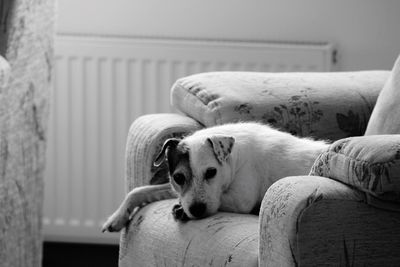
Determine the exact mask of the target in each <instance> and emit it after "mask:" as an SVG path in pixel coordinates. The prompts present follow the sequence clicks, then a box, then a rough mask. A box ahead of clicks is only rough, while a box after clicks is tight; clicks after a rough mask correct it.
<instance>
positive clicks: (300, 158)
mask: <svg viewBox="0 0 400 267" xmlns="http://www.w3.org/2000/svg"><path fill="white" fill-rule="evenodd" d="M219 136H220V137H223V136H228V137H233V138H234V144H233V149H232V151H231V153H230V154H229V155H228V156H227V157H226V159H224V161H223V162H222V163H221V160H220V158H219V159H218V157H217V156H216V153H217V151H213V146H212V145H210V142H209V138H211V137H215V138H217V140H218V137H219ZM181 142H182V143H183V144H185V146H187V147H189V158H190V167H191V171H192V180H191V182H190V185H188V186H187V187H186V188H181V187H180V186H178V185H177V184H175V183H174V181H173V179H171V187H172V189H173V191H175V192H176V193H177V194H178V196H179V198H180V202H181V204H182V207H183V209H184V211H185V213H187V214H188V216H189V217H190V218H193V216H191V214H190V212H189V208H190V205H191V204H192V203H194V202H203V203H205V204H206V205H207V212H206V214H205V216H208V215H212V214H214V213H216V212H217V211H218V210H219V211H228V212H236V213H250V212H251V210H252V209H253V208H254V207H255V206H257V205H258V204H260V203H261V201H262V199H263V197H264V194H265V192H266V191H267V189H268V188H269V187H270V186H271V185H272V184H273V183H274V182H276V181H277V180H279V179H281V178H283V177H286V176H293V175H307V174H308V173H309V171H310V168H311V166H312V164H313V163H314V161H315V159H316V158H317V156H318V155H319V154H320V153H321V152H322V151H323V150H325V149H326V148H327V147H328V144H327V143H326V142H324V141H315V140H312V139H308V138H298V137H295V136H293V135H290V134H288V133H285V132H282V131H278V130H276V129H274V128H272V127H270V126H267V125H262V124H259V123H250V122H248V123H232V124H225V125H221V126H215V127H210V128H205V129H202V130H200V131H197V132H195V133H193V134H192V135H190V136H188V137H186V138H184V139H183V140H182V141H181ZM215 149H218V148H215V147H214V150H215ZM210 167H212V168H216V169H217V175H216V176H215V177H214V178H213V179H210V180H209V181H206V180H205V179H204V173H205V171H206V170H207V169H208V168H210ZM146 188H147V190H148V188H149V186H147V187H146ZM170 189H171V188H167V187H164V191H162V192H163V193H162V194H163V197H160V195H161V193H160V189H159V188H158V189H157V190H158V192H156V191H157V190H154V194H153V195H154V196H152V194H151V193H150V194H149V193H148V195H147V198H146V202H149V201H150V202H151V201H155V200H156V199H160V198H170V197H173V196H174V192H172V190H170ZM150 191H151V190H150ZM167 191H168V192H167ZM166 192H167V193H166ZM132 195H133V197H132ZM130 198H131V199H129V197H127V198H126V199H125V201H124V202H123V203H122V205H121V207H120V208H119V209H118V210H117V211H116V212H115V213H114V214H113V215H112V216H111V217H110V218H109V219H108V221H107V222H106V223H105V225H104V226H103V231H105V230H108V231H119V230H120V229H121V228H122V227H123V226H124V225H125V224H126V222H127V218H128V217H129V216H127V215H126V213H127V212H129V211H132V210H133V207H132V205H137V203H138V202H140V201H141V200H137V199H136V200H135V201H133V200H132V199H133V198H135V194H131V196H130ZM135 203H136V204H135Z"/></svg>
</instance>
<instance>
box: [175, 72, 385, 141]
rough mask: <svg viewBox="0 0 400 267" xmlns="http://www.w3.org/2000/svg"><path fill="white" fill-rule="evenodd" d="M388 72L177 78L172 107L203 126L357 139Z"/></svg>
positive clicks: (216, 74) (222, 74) (213, 74)
mask: <svg viewBox="0 0 400 267" xmlns="http://www.w3.org/2000/svg"><path fill="white" fill-rule="evenodd" d="M388 76H389V72H388V71H363V72H341V73H256V72H210V73H201V74H196V75H192V76H188V77H185V78H182V79H179V80H178V81H177V82H176V83H175V84H174V86H173V88H172V92H171V94H172V96H171V99H172V105H173V106H175V107H176V108H177V109H178V110H180V111H181V112H183V113H185V114H186V115H188V116H190V117H192V118H194V119H196V120H198V121H199V122H201V123H202V124H204V125H205V126H212V125H216V124H222V123H227V122H234V121H241V120H255V121H260V122H264V123H269V124H271V125H273V126H276V127H278V128H280V129H283V130H286V131H288V132H291V133H293V134H296V135H299V136H314V137H318V138H323V139H331V140H337V139H340V138H344V137H348V136H355V135H363V134H364V131H365V128H366V125H367V122H368V119H369V116H370V114H371V112H372V109H373V107H374V104H375V101H376V98H377V96H378V94H379V92H380V90H381V89H382V87H383V85H384V83H385V81H386V80H387V78H388Z"/></svg>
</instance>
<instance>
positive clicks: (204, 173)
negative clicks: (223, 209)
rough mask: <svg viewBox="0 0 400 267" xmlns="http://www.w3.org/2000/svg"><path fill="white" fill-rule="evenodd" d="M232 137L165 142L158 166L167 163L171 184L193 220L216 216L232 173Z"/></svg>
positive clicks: (195, 138) (158, 159)
mask: <svg viewBox="0 0 400 267" xmlns="http://www.w3.org/2000/svg"><path fill="white" fill-rule="evenodd" d="M234 143H235V139H234V138H233V137H232V136H226V135H212V136H197V135H193V136H189V137H186V138H184V139H182V140H179V139H175V138H171V139H168V140H166V141H165V143H164V145H163V147H162V149H161V152H160V154H159V155H158V156H157V158H156V161H155V163H154V164H155V165H156V166H157V165H160V164H161V163H162V161H163V160H164V159H166V160H167V161H168V167H169V174H170V183H171V186H172V188H173V189H174V190H175V191H176V192H177V193H178V195H179V199H180V203H181V205H182V207H183V210H184V213H185V214H186V215H187V217H189V218H190V219H198V218H203V217H206V216H209V215H212V214H214V213H216V212H217V211H218V209H219V207H220V202H221V195H222V194H223V192H224V191H225V190H227V189H228V187H229V184H230V181H231V177H232V173H231V152H232V149H233V146H234Z"/></svg>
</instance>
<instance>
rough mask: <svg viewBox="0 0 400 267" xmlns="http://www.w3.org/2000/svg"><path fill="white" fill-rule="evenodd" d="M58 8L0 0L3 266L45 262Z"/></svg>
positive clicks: (44, 0)
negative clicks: (47, 170)
mask: <svg viewBox="0 0 400 267" xmlns="http://www.w3.org/2000/svg"><path fill="white" fill-rule="evenodd" d="M54 8H55V1H54V0H13V1H12V0H2V1H1V3H0V53H1V56H2V58H1V60H0V68H1V70H0V80H1V82H0V203H1V207H0V265H1V266H2V267H3V266H4V267H8V266H10V267H18V266H21V267H29V266H41V261H42V221H41V220H42V206H43V172H44V165H45V145H46V123H47V119H48V113H49V107H48V96H49V90H50V84H51V77H52V75H51V73H52V58H53V34H54V13H55V11H54ZM5 60H6V61H7V63H6V62H5Z"/></svg>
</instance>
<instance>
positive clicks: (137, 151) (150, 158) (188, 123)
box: [126, 114, 202, 191]
mask: <svg viewBox="0 0 400 267" xmlns="http://www.w3.org/2000/svg"><path fill="white" fill-rule="evenodd" d="M201 127H202V126H201V125H200V124H199V123H198V122H197V121H195V120H193V119H191V118H189V117H185V116H182V115H178V114H151V115H145V116H141V117H139V118H138V119H136V120H135V121H134V122H133V123H132V125H131V127H130V129H129V133H128V140H127V145H126V188H127V190H128V191H130V190H131V189H132V188H133V187H138V186H142V185H148V184H160V183H165V182H168V173H167V171H168V167H167V165H166V164H165V163H164V164H162V165H161V166H159V167H154V166H153V163H154V160H155V157H156V156H157V153H158V152H159V150H160V149H161V146H162V144H163V143H164V141H165V140H166V139H168V138H171V137H180V136H183V135H185V134H188V133H190V132H193V131H195V130H198V129H200V128H201Z"/></svg>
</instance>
